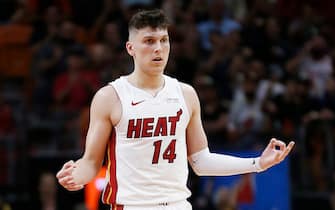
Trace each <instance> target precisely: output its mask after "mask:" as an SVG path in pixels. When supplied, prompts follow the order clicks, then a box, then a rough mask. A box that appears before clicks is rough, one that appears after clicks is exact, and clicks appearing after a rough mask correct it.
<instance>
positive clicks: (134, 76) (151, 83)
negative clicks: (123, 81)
mask: <svg viewBox="0 0 335 210" xmlns="http://www.w3.org/2000/svg"><path fill="white" fill-rule="evenodd" d="M128 82H130V84H132V85H133V86H135V87H137V88H140V89H143V90H145V91H147V92H149V93H150V94H152V95H153V96H155V95H156V94H157V93H158V92H159V91H160V90H161V89H163V87H164V82H165V81H164V76H163V74H158V75H147V74H141V73H138V72H136V71H134V72H133V73H131V74H130V75H129V76H128Z"/></svg>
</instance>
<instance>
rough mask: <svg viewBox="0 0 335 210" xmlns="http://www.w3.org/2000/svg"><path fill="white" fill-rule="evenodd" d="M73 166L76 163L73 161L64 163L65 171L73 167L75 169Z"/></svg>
mask: <svg viewBox="0 0 335 210" xmlns="http://www.w3.org/2000/svg"><path fill="white" fill-rule="evenodd" d="M73 165H74V161H73V160H69V161H67V162H66V163H64V165H63V169H67V168H71V167H73Z"/></svg>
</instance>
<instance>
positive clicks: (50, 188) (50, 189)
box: [28, 172, 61, 210]
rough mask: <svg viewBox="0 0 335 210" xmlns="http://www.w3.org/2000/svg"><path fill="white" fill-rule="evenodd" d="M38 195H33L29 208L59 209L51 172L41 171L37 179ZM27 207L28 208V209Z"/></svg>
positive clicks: (53, 176)
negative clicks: (33, 199)
mask: <svg viewBox="0 0 335 210" xmlns="http://www.w3.org/2000/svg"><path fill="white" fill-rule="evenodd" d="M37 191H38V197H34V198H35V201H33V204H32V206H29V207H30V208H31V210H60V209H61V208H60V205H59V201H58V196H57V182H56V179H55V175H54V174H52V173H51V172H42V173H41V174H40V176H39V179H38V188H37ZM29 207H28V209H29Z"/></svg>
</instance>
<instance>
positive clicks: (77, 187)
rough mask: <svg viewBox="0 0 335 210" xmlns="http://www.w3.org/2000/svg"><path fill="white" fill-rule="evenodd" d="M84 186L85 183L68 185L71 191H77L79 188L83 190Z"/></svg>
mask: <svg viewBox="0 0 335 210" xmlns="http://www.w3.org/2000/svg"><path fill="white" fill-rule="evenodd" d="M83 188H84V185H69V186H67V187H66V189H67V190H69V191H77V190H81V189H83Z"/></svg>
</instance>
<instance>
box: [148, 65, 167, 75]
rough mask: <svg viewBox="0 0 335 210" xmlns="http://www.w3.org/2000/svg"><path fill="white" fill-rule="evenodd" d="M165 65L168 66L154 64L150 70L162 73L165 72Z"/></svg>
mask: <svg viewBox="0 0 335 210" xmlns="http://www.w3.org/2000/svg"><path fill="white" fill-rule="evenodd" d="M165 66H166V65H153V66H151V68H150V72H152V73H157V74H161V73H163V72H164V69H165Z"/></svg>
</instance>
